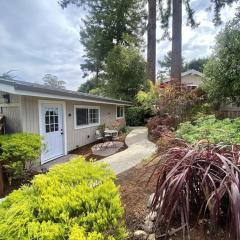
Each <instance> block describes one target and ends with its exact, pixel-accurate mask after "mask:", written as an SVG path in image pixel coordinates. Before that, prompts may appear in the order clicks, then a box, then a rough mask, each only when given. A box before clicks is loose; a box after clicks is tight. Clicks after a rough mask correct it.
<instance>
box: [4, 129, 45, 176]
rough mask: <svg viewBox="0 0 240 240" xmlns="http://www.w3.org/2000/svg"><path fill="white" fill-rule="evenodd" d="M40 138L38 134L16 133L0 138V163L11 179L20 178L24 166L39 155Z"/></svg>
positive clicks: (23, 172)
mask: <svg viewBox="0 0 240 240" xmlns="http://www.w3.org/2000/svg"><path fill="white" fill-rule="evenodd" d="M41 148H42V143H41V137H40V135H38V134H31V133H16V134H9V135H2V136H0V163H1V165H2V166H3V167H4V169H5V171H6V172H7V174H8V176H9V177H11V178H22V177H24V175H25V173H26V172H25V170H26V164H27V163H28V164H30V162H33V161H35V160H36V159H38V158H39V156H40V154H41Z"/></svg>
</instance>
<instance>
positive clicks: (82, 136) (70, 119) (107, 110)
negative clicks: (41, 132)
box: [66, 101, 116, 151]
mask: <svg viewBox="0 0 240 240" xmlns="http://www.w3.org/2000/svg"><path fill="white" fill-rule="evenodd" d="M74 105H87V106H100V123H101V124H103V123H105V124H106V126H107V127H109V128H111V126H112V123H113V122H114V121H115V120H116V106H115V105H106V104H94V103H84V102H74V101H67V102H66V115H67V116H66V118H67V140H68V144H67V149H68V151H70V150H73V149H75V148H76V147H78V146H84V145H86V144H89V143H92V142H94V141H95V131H96V128H97V127H87V128H81V129H75V126H74V117H75V114H74ZM70 115H71V116H70Z"/></svg>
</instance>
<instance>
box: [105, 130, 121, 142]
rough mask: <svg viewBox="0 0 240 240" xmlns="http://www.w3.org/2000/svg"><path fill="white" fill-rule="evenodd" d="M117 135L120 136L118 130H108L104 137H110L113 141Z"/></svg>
mask: <svg viewBox="0 0 240 240" xmlns="http://www.w3.org/2000/svg"><path fill="white" fill-rule="evenodd" d="M117 134H118V131H117V130H110V129H108V130H105V131H104V135H105V136H109V137H110V138H111V140H112V138H113V137H114V135H117Z"/></svg>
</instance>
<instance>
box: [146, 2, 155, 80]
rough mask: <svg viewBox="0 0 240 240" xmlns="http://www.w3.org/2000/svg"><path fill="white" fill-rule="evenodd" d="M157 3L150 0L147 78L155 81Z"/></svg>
mask: <svg viewBox="0 0 240 240" xmlns="http://www.w3.org/2000/svg"><path fill="white" fill-rule="evenodd" d="M156 4H157V1H156V0H148V27H147V30H148V32H147V34H148V39H147V78H148V79H149V80H151V81H152V82H153V83H155V81H156V20H157V6H156Z"/></svg>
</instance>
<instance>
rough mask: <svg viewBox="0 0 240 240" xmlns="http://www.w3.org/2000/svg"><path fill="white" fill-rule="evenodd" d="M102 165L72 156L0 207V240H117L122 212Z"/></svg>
mask: <svg viewBox="0 0 240 240" xmlns="http://www.w3.org/2000/svg"><path fill="white" fill-rule="evenodd" d="M114 179H115V177H114V175H113V174H112V172H111V171H110V170H108V169H107V168H106V166H105V165H100V164H94V163H89V162H85V160H84V158H83V157H77V158H75V159H73V160H71V161H70V162H68V163H65V164H60V165H57V166H55V167H53V168H52V169H50V171H49V172H48V173H47V174H45V175H43V174H42V175H37V176H35V178H34V179H33V180H32V185H31V186H23V187H22V188H21V189H19V190H17V191H14V192H13V193H12V194H10V195H9V196H8V197H7V198H6V200H5V201H4V202H2V204H0V229H1V230H0V239H8V240H16V239H32V240H37V239H41V240H59V239H70V240H114V239H115V240H121V239H124V237H126V235H125V231H124V227H123V224H122V215H123V209H122V206H121V201H120V197H119V193H118V188H117V187H116V186H115V184H114V181H113V180H114Z"/></svg>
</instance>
